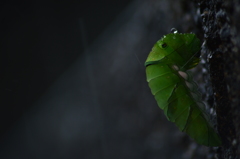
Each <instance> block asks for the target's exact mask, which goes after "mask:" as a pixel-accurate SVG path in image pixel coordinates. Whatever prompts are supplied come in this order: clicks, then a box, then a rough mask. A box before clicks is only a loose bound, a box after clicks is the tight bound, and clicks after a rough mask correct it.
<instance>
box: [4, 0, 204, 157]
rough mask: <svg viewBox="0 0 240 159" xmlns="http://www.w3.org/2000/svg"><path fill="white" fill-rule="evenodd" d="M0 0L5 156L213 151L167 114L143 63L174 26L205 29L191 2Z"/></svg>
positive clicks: (155, 154)
mask: <svg viewBox="0 0 240 159" xmlns="http://www.w3.org/2000/svg"><path fill="white" fill-rule="evenodd" d="M0 3H1V15H0V17H1V44H0V45H1V47H0V52H1V54H0V55H1V57H0V60H1V68H0V69H1V76H0V82H1V83H0V86H1V89H0V91H1V97H0V98H1V101H0V102H1V103H0V104H1V110H0V113H1V114H0V117H1V120H0V121H1V130H0V135H1V136H0V158H1V159H15V158H18V159H27V158H31V159H55V158H57V159H66V158H67V159H79V158H81V159H123V158H124V159H159V158H168V159H171V158H178V159H179V158H192V157H193V154H195V158H201V154H204V152H207V149H206V148H204V147H203V148H200V149H199V148H198V149H196V147H198V146H197V145H196V144H195V143H194V142H192V141H191V139H190V138H189V137H188V136H186V135H185V134H184V133H181V132H180V131H179V130H178V129H177V128H176V126H175V125H174V124H173V123H170V122H168V121H167V119H166V118H165V116H164V115H163V112H162V110H160V109H159V108H158V106H157V104H156V102H155V100H154V97H153V96H152V95H151V93H150V89H149V88H148V84H147V82H146V78H145V67H144V61H145V59H146V57H147V55H148V53H149V51H150V50H151V48H152V46H153V44H154V43H155V42H156V41H157V40H158V39H160V38H161V37H162V36H163V35H164V34H167V33H170V30H171V28H173V27H175V28H177V29H178V30H179V32H196V33H198V32H197V30H194V28H195V27H194V26H195V25H196V24H198V19H197V17H193V16H192V15H194V14H196V12H197V11H196V9H195V4H194V3H190V2H187V1H184V0H182V1H176V0H158V1H156V0H121V1H105V2H100V1H97V0H93V1H65V2H64V1H63V2H62V1H61V2H60V1H59V2H55V1H39V0H34V1H11V0H9V1H2V2H0ZM183 24H184V25H183ZM196 151H199V154H198V152H196ZM196 154H197V155H196Z"/></svg>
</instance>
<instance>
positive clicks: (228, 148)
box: [199, 0, 240, 159]
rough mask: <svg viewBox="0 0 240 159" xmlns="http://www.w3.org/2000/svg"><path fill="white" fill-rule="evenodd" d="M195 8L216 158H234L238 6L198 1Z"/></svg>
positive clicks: (215, 1)
mask: <svg viewBox="0 0 240 159" xmlns="http://www.w3.org/2000/svg"><path fill="white" fill-rule="evenodd" d="M199 8H200V14H201V17H202V28H203V31H204V43H205V45H204V46H203V49H202V54H204V57H205V58H206V61H207V64H206V66H207V69H208V70H209V73H210V78H211V84H212V88H213V95H214V107H215V108H216V113H217V123H218V131H219V134H220V135H221V137H222V141H223V146H222V147H220V148H218V150H217V156H218V158H224V159H225V158H238V157H239V154H238V153H239V152H238V151H237V147H239V144H238V143H239V139H238V138H236V136H239V133H238V131H239V115H237V114H239V86H240V85H239V77H238V76H239V69H240V67H239V60H240V56H239V49H238V48H239V43H237V42H236V41H239V37H238V36H237V26H235V24H236V23H234V21H235V22H236V18H238V17H239V14H238V13H237V12H239V2H237V1H222V0H206V1H205V0H204V1H199ZM236 133H237V134H236Z"/></svg>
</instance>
